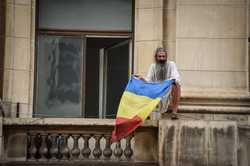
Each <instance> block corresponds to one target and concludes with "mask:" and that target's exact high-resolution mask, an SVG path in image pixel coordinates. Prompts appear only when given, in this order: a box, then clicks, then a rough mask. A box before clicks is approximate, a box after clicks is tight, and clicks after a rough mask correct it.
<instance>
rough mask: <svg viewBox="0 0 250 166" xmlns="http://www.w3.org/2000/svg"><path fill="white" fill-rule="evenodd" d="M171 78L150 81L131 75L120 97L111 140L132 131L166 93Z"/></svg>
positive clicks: (118, 138)
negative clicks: (154, 81) (155, 81)
mask: <svg viewBox="0 0 250 166" xmlns="http://www.w3.org/2000/svg"><path fill="white" fill-rule="evenodd" d="M173 82H174V81H173V80H165V81H163V82H160V83H150V82H145V81H143V80H140V79H138V78H136V77H131V78H130V80H129V82H128V84H127V86H126V89H125V91H124V93H123V95H122V97H121V100H120V104H119V108H118V112H117V115H116V120H115V127H114V130H113V132H112V138H111V142H114V141H117V140H120V139H122V138H124V137H126V136H128V135H129V134H130V133H132V132H133V131H134V130H135V129H136V128H137V127H138V126H139V125H140V124H142V123H143V122H144V120H145V119H147V117H148V116H149V115H150V113H151V112H152V111H153V110H154V109H155V108H156V106H157V105H158V104H159V102H160V101H161V98H162V97H163V96H165V95H166V94H168V92H169V91H170V89H171V85H172V84H173Z"/></svg>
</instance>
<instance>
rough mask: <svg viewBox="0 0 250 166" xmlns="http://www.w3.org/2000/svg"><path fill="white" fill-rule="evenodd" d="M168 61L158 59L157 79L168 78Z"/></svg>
mask: <svg viewBox="0 0 250 166" xmlns="http://www.w3.org/2000/svg"><path fill="white" fill-rule="evenodd" d="M165 64H166V61H165V60H164V61H157V63H156V80H157V81H164V80H165V79H166V74H167V68H166V65H165Z"/></svg>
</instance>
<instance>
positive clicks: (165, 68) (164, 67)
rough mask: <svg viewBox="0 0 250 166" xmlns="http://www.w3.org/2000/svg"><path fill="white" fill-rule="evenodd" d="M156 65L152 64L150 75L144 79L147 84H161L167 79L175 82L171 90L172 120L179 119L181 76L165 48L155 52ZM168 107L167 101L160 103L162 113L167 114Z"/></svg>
mask: <svg viewBox="0 0 250 166" xmlns="http://www.w3.org/2000/svg"><path fill="white" fill-rule="evenodd" d="M154 58H155V63H153V64H151V66H150V68H149V71H148V75H147V77H146V78H145V79H144V78H142V77H140V78H141V79H143V80H145V81H147V82H161V81H164V80H166V79H172V80H174V84H173V85H172V88H171V95H170V96H171V97H170V99H171V101H170V107H171V108H172V115H171V118H172V119H178V116H177V111H178V105H179V101H180V94H181V87H180V74H179V72H178V70H177V67H176V65H175V63H174V62H173V61H170V60H168V55H167V51H166V50H165V49H164V48H157V49H156V51H155V55H154ZM166 105H168V103H167V100H162V102H161V103H160V112H161V113H162V112H166V111H167V110H166V109H167V107H166Z"/></svg>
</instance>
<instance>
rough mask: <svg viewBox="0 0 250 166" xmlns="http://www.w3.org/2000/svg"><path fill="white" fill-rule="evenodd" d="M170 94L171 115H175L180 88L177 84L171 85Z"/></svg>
mask: <svg viewBox="0 0 250 166" xmlns="http://www.w3.org/2000/svg"><path fill="white" fill-rule="evenodd" d="M171 94H172V111H173V113H177V111H178V106H179V102H180V97H181V86H180V85H179V84H173V86H172V91H171Z"/></svg>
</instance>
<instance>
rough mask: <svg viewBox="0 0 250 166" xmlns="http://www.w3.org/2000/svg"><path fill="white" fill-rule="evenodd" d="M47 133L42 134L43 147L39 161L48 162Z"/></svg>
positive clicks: (40, 150)
mask: <svg viewBox="0 0 250 166" xmlns="http://www.w3.org/2000/svg"><path fill="white" fill-rule="evenodd" d="M47 136H48V134H47V133H42V134H41V146H40V148H39V154H40V155H41V157H40V159H39V161H47V160H48V151H49V150H48V145H47Z"/></svg>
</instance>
